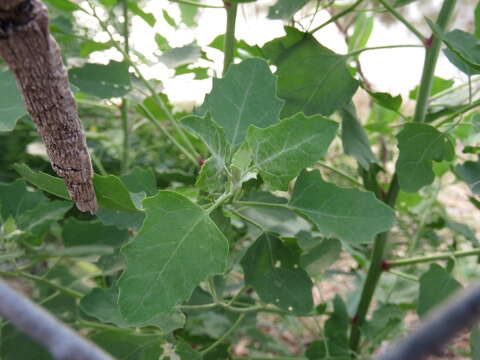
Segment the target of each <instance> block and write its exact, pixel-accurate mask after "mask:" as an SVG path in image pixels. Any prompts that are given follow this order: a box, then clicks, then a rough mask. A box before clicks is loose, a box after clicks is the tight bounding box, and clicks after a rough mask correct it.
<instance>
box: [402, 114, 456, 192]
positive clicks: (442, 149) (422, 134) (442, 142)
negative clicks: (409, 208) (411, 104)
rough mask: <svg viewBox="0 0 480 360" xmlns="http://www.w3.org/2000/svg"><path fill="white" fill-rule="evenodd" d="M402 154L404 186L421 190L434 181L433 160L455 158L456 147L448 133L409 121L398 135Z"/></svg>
mask: <svg viewBox="0 0 480 360" xmlns="http://www.w3.org/2000/svg"><path fill="white" fill-rule="evenodd" d="M397 139H398V149H399V150H400V155H399V157H398V160H397V165H396V169H397V174H398V180H399V183H400V188H401V189H402V190H403V191H406V192H417V191H418V190H419V189H420V188H422V187H423V186H425V185H429V184H431V183H432V182H433V179H434V178H435V174H434V172H433V169H432V162H433V161H436V162H441V161H443V160H453V158H454V154H455V149H454V144H453V142H452V139H451V138H450V137H449V136H448V134H444V133H441V132H440V131H438V130H437V129H435V128H434V127H433V126H430V125H427V124H421V123H408V124H406V125H405V126H404V128H403V130H402V131H401V132H400V133H399V134H398V135H397Z"/></svg>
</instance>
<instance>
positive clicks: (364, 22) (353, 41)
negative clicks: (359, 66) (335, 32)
mask: <svg viewBox="0 0 480 360" xmlns="http://www.w3.org/2000/svg"><path fill="white" fill-rule="evenodd" d="M372 30H373V16H370V15H367V14H365V13H359V14H358V15H357V17H356V19H355V27H354V29H353V34H352V36H350V38H349V39H348V52H349V53H350V52H352V51H354V50H358V49H363V48H364V47H365V46H366V45H367V42H368V39H369V38H370V35H371V34H372Z"/></svg>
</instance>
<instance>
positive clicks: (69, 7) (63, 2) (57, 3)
mask: <svg viewBox="0 0 480 360" xmlns="http://www.w3.org/2000/svg"><path fill="white" fill-rule="evenodd" d="M45 2H46V3H47V4H49V5H51V6H53V7H54V8H57V9H59V10H63V11H68V12H72V11H75V10H81V9H82V8H81V7H80V6H79V5H77V4H75V3H73V2H71V1H69V0H45Z"/></svg>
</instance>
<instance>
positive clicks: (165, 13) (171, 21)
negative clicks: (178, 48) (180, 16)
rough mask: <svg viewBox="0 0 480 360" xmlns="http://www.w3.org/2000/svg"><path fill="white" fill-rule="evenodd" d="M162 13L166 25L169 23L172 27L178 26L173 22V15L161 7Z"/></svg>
mask: <svg viewBox="0 0 480 360" xmlns="http://www.w3.org/2000/svg"><path fill="white" fill-rule="evenodd" d="M162 15H163V18H164V19H165V21H166V22H167V24H168V25H170V26H171V27H174V28H177V27H178V25H177V23H176V22H175V20H174V19H173V17H171V16H170V14H169V13H168V12H167V10H165V9H163V10H162Z"/></svg>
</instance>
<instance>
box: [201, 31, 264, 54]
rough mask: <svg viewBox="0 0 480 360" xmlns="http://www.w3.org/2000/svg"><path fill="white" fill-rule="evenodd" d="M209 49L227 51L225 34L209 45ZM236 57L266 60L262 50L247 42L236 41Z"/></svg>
mask: <svg viewBox="0 0 480 360" xmlns="http://www.w3.org/2000/svg"><path fill="white" fill-rule="evenodd" d="M208 46H209V47H212V48H214V49H218V50H220V51H222V52H224V51H225V34H220V35H218V36H217V37H216V38H215V39H213V41H212V42H211V43H210V44H208ZM234 51H235V57H237V58H240V59H243V60H245V59H248V58H251V57H259V58H265V55H264V54H263V51H262V48H261V47H259V46H258V45H250V44H248V43H247V42H245V40H238V39H236V40H235V50H234Z"/></svg>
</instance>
